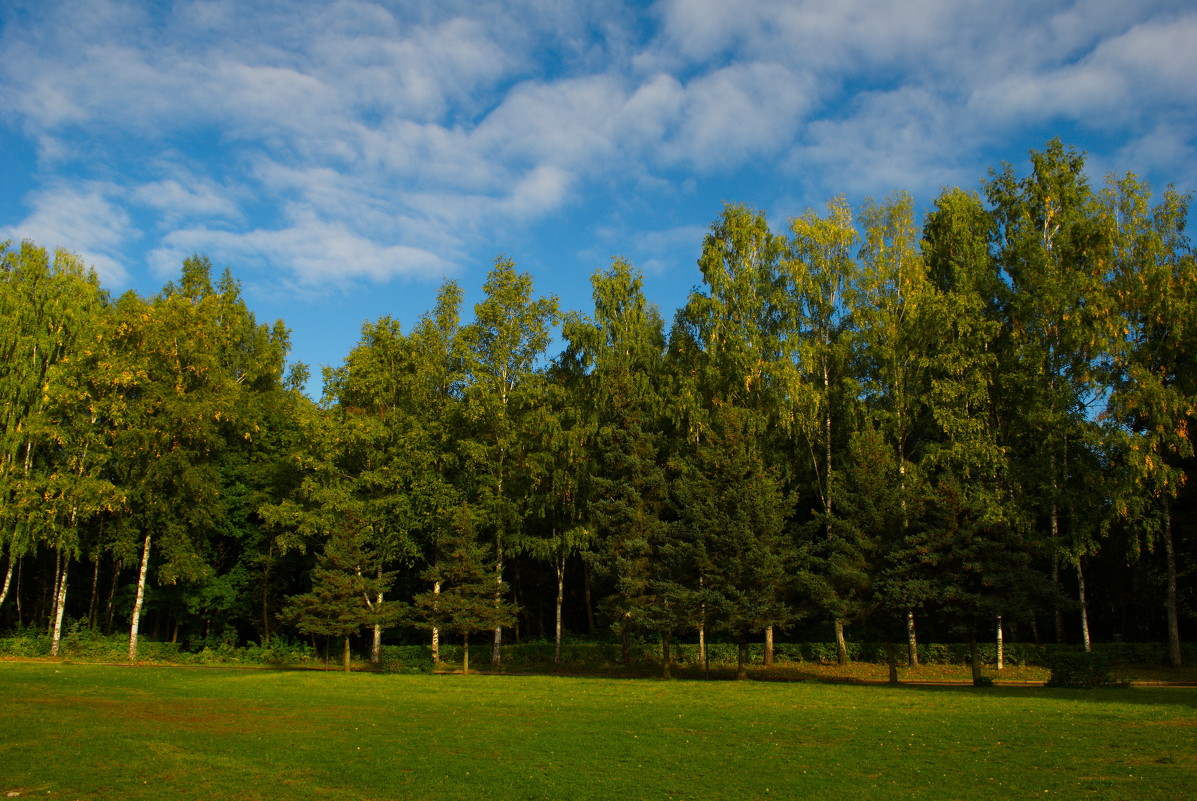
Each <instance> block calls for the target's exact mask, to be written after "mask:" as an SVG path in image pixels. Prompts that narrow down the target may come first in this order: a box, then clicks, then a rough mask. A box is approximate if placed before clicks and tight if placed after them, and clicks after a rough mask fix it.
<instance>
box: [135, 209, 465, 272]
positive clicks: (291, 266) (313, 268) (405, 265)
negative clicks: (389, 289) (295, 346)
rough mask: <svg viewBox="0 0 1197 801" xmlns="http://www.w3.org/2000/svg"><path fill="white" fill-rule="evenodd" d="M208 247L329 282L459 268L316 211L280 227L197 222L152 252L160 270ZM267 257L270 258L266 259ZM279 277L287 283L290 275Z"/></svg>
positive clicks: (225, 257) (223, 256) (221, 255)
mask: <svg viewBox="0 0 1197 801" xmlns="http://www.w3.org/2000/svg"><path fill="white" fill-rule="evenodd" d="M196 251H199V252H204V253H207V254H209V255H210V256H211V257H212V259H213V260H214V261H227V262H230V263H237V264H250V265H256V266H258V268H259V269H262V268H263V267H269V266H270V265H286V268H285V269H286V270H288V271H290V272H292V273H293V274H294V277H295V279H296V280H297V281H298V282H299V283H300V284H301V285H305V286H328V285H333V286H336V285H341V286H344V285H345V284H346V283H351V282H354V281H357V280H359V279H367V280H370V281H374V282H379V283H381V282H385V281H388V280H390V279H393V278H420V279H426V278H436V277H438V276H442V275H446V274H450V273H453V272H456V267H455V266H454V265H453V264H452V263H450V262H448V261H446V260H445V259H443V258H442V257H440V256H438V255H436V254H434V253H431V252H429V251H427V250H422V249H419V248H414V247H410V246H407V245H401V244H384V243H380V242H376V241H373V240H371V239H368V238H366V237H364V236H361V235H360V234H357V233H355V232H354V231H352V230H350V229H349V228H348V227H347V226H345V225H344V224H341V223H330V222H327V221H324V220H320V219H318V218H316V217H315V216H312V215H299V219H298V220H297V223H296V224H295V225H293V226H291V227H288V228H282V229H278V230H265V229H256V230H252V231H245V232H234V231H216V230H211V229H202V228H193V229H185V230H180V231H175V232H173V233H171V234H169V235H168V236H166V237H164V238H163V247H162V248H159V249H158V250H156V251H155V252H154V254H152V256H151V262H152V263H153V264H154V265H155V266H156V267H157V268H158V269H159V270H167V271H173V270H174V269H176V265H178V263H179V261H180V260H181V257H182V256H183V255H185V254H187V253H191V252H196ZM263 262H265V264H262V263H263ZM275 278H276V279H277V280H278V281H280V282H282V283H286V282H287V281H288V280H289V279H288V277H287V275H285V274H280V275H276V276H275Z"/></svg>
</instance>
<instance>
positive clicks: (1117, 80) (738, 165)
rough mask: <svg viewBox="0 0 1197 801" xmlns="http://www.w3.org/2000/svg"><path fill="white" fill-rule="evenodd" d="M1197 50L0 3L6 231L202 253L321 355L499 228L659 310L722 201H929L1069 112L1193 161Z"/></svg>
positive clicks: (977, 19) (539, 280)
mask: <svg viewBox="0 0 1197 801" xmlns="http://www.w3.org/2000/svg"><path fill="white" fill-rule="evenodd" d="M1195 75H1197V7H1195V6H1194V5H1193V4H1192V3H1191V2H1190V1H1188V0H1159V1H1155V0H1136V1H1135V2H1130V3H1128V2H1126V0H1092V1H1091V2H1050V0H1028V1H1026V2H1024V1H1023V0H1010V1H1008V2H1003V0H960V1H958V2H952V1H951V0H905V1H904V2H903V1H899V0H895V1H894V2H880V1H879V0H877V1H872V0H836V1H835V2H829V0H812V1H811V2H806V0H745V2H735V1H734V0H668V1H663V2H655V3H620V2H607V0H579V1H578V2H571V1H570V0H556V1H555V2H549V1H548V0H513V1H512V2H489V3H487V2H483V3H480V2H476V0H472V1H469V2H457V0H441V1H440V2H432V1H431V0H430V1H429V2H420V1H415V2H402V1H399V0H396V1H392V0H375V1H374V2H365V1H363V0H345V1H342V2H323V1H317V0H285V1H284V0H277V1H276V0H257V1H256V2H255V1H251V0H211V1H208V2H201V1H200V0H175V2H165V1H164V2H148V1H147V2H133V1H132V0H62V1H61V2H59V1H57V0H0V112H2V113H0V187H2V189H0V240H4V239H13V240H21V239H32V240H33V241H35V242H36V243H38V244H42V245H46V246H49V247H65V248H67V249H70V250H73V251H76V252H78V253H80V254H81V255H83V256H84V257H85V259H86V260H87V261H88V262H89V263H91V264H92V265H94V266H95V268H96V269H97V271H98V272H99V273H100V275H101V277H102V278H103V280H104V283H105V285H106V286H107V287H108V288H109V289H110V290H112V291H113V292H114V293H119V292H122V291H124V290H126V289H130V288H132V289H135V290H137V291H139V292H142V293H146V294H149V293H152V292H154V291H156V290H157V289H158V288H160V287H161V286H162V284H163V283H165V282H166V281H167V280H170V279H172V278H174V277H176V276H177V274H178V269H179V265H180V263H181V261H182V259H183V258H184V257H185V256H187V255H189V254H191V253H193V252H199V253H203V254H206V255H207V256H209V257H210V258H211V259H212V261H213V262H214V264H215V265H216V266H217V267H218V268H223V267H226V266H227V267H230V268H231V269H232V271H233V273H234V275H235V276H236V277H238V278H239V279H240V280H241V282H242V284H243V286H244V288H245V294H246V296H247V299H248V300H249V302H250V304H251V307H252V308H253V309H254V310H255V312H256V313H257V315H258V317H259V319H260V320H262V321H265V322H271V321H273V320H274V319H276V318H279V317H281V318H283V319H284V320H285V321H286V322H287V324H288V326H290V327H291V329H292V331H293V343H294V346H295V352H294V356H295V357H296V358H298V359H300V360H303V361H306V362H308V363H309V364H310V365H311V366H312V367H313V370H314V373H315V374H316V375H319V367H320V366H321V365H325V364H337V363H339V362H340V361H341V359H342V358H343V357H344V356H345V355H346V354H347V353H348V351H349V350H350V348H352V346H353V345H354V344H355V343H356V341H357V340H358V337H359V333H360V328H361V324H362V322H363V321H364V320H367V319H375V318H377V317H379V316H381V315H383V314H389V315H391V316H393V317H396V318H398V319H399V320H400V321H401V322H402V323H403V324H404V326H405V327H410V326H411V324H412V323H413V322H414V321H415V319H416V318H417V317H418V316H419V315H420V314H421V313H423V312H424V311H427V310H428V309H429V308H430V307H431V305H432V303H433V299H434V296H435V292H436V289H437V287H438V286H439V284H440V283H441V281H442V280H443V278H445V277H451V278H453V279H455V280H457V281H459V282H460V283H461V284H462V286H463V288H464V289H465V291H466V297H467V304H472V303H473V302H476V301H477V300H478V299H479V296H480V291H481V286H482V282H483V280H484V278H485V275H486V272H487V270H488V269H489V268H490V266H491V265H492V264H493V262H494V259H495V257H497V256H499V255H501V254H505V255H507V256H509V257H511V258H512V259H514V260H515V262H516V263H517V264H518V265H519V267H520V268H521V269H523V270H526V271H528V272H530V273H532V275H533V276H534V277H535V281H536V287H537V290H538V291H539V292H540V293H542V294H550V293H551V294H555V295H557V296H558V297H559V298H560V299H561V302H562V306H563V307H564V308H567V309H578V310H582V311H587V310H589V309H590V308H591V306H590V294H589V276H590V274H591V273H592V272H593V271H594V270H595V269H596V268H599V267H604V266H606V265H607V264H608V263H609V261H610V258H611V257H612V256H613V255H621V256H625V257H627V258H628V259H629V260H630V261H632V262H633V263H634V264H635V265H637V266H638V267H639V268H640V269H641V270H643V271H644V273H645V275H646V288H647V292H648V294H649V295H650V297H652V298H653V299H654V300H656V301H657V302H658V303H659V304H660V305H661V307H662V309H663V310H664V312H665V313H666V315H667V316H668V315H670V314H671V313H672V311H673V310H674V308H676V307H677V306H678V305H680V304H681V303H682V302H683V301H684V298H685V295H686V293H687V292H688V291H689V290H690V288H691V287H693V286H694V285H695V284H697V283H698V282H699V273H698V269H697V266H696V264H695V260H696V259H697V257H698V253H699V250H700V248H701V243H702V237H703V234H704V232H705V230H706V229H707V227H708V226H709V225H710V223H711V222H712V221H713V220H714V219H715V218H716V217H717V216H718V215H719V214H720V211H721V209H722V204H723V203H724V202H733V203H745V204H748V205H749V206H752V207H755V208H759V209H762V210H764V211H766V212H767V213H768V215H769V219H770V221H771V222H772V223H773V225H774V226H775V227H776V228H777V229H779V230H782V229H784V227H785V225H786V221H787V220H788V218H790V217H793V216H797V215H801V214H802V213H803V212H805V211H806V210H807V209H808V208H816V209H820V210H821V209H822V208H823V207H824V206H825V204H826V202H827V201H828V200H829V199H830V198H831V197H833V196H835V195H838V194H844V195H846V196H847V197H848V199H849V200H850V201H851V202H852V203H853V204H854V205H855V204H857V203H859V201H860V200H861V199H863V198H865V197H867V196H873V197H878V198H880V197H883V196H885V195H887V194H889V193H891V192H893V191H896V190H906V191H909V192H911V193H912V194H913V195H914V197H915V199H916V202H917V203H919V204H920V205H921V206H926V205H927V204H929V203H930V202H931V201H932V200H933V199H934V197H935V195H937V194H938V193H939V191H940V190H941V189H942V188H943V187H946V186H964V187H966V188H977V187H978V186H979V181H980V179H981V178H982V177H983V176H984V175H985V174H986V170H987V169H988V168H989V167H992V166H996V165H998V164H999V163H1000V162H1002V161H1003V160H1005V161H1009V162H1011V163H1014V164H1015V165H1016V166H1018V167H1019V169H1020V170H1022V169H1024V165H1025V163H1026V155H1027V152H1028V151H1029V150H1030V149H1032V148H1041V147H1042V146H1043V145H1044V144H1045V143H1046V142H1047V140H1048V139H1050V138H1051V137H1053V136H1057V135H1058V136H1060V137H1061V138H1062V139H1064V140H1065V142H1067V143H1070V144H1073V145H1075V146H1076V147H1078V148H1079V149H1082V150H1085V151H1087V153H1088V154H1089V155H1088V165H1089V166H1088V169H1089V174H1090V176H1091V178H1092V179H1093V180H1094V182H1095V183H1100V182H1101V181H1102V179H1103V177H1104V176H1105V174H1106V173H1108V172H1115V173H1119V174H1121V173H1124V172H1126V171H1132V172H1135V173H1137V174H1138V175H1139V176H1141V177H1143V178H1145V179H1147V180H1148V181H1150V182H1151V183H1152V185H1153V186H1154V187H1155V188H1156V189H1157V191H1158V190H1160V189H1162V188H1163V186H1164V185H1165V184H1167V183H1170V182H1171V183H1175V184H1176V185H1177V187H1178V188H1179V189H1181V190H1183V191H1189V190H1192V189H1195V188H1197V81H1195V80H1194V76H1195ZM468 311H469V309H468V308H467V313H468ZM312 388H313V390H314V391H317V392H318V390H319V384H318V382H316V383H314V384H313V386H312Z"/></svg>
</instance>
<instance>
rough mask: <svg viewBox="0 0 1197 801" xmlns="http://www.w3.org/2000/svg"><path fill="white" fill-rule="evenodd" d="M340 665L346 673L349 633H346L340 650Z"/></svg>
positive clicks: (347, 670) (347, 667)
mask: <svg viewBox="0 0 1197 801" xmlns="http://www.w3.org/2000/svg"><path fill="white" fill-rule="evenodd" d="M341 666H342V667H343V668H344V669H345V672H346V673H348V672H349V635H348V634H346V635H345V647H344V649H342V651H341Z"/></svg>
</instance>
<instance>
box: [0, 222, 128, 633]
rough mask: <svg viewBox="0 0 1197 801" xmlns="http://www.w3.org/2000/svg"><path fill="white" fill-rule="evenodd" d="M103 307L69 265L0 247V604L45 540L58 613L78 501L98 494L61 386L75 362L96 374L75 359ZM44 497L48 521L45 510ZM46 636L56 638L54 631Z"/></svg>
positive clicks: (94, 282) (83, 420)
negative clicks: (51, 503) (3, 562)
mask: <svg viewBox="0 0 1197 801" xmlns="http://www.w3.org/2000/svg"><path fill="white" fill-rule="evenodd" d="M106 300H107V296H106V295H105V293H104V292H103V290H102V289H101V288H100V285H99V281H98V279H97V278H96V275H95V273H94V272H93V271H91V270H89V269H88V268H87V267H86V266H85V265H84V264H83V263H82V262H81V261H80V260H79V258H78V257H77V256H75V255H73V254H71V253H68V252H66V251H61V250H60V251H57V252H56V253H55V254H54V256H53V260H51V258H50V255H49V254H48V253H47V252H46V250H45V248H40V247H37V246H36V245H34V244H33V243H31V242H23V243H22V244H21V246H20V247H19V248H18V249H15V250H14V249H13V248H12V247H11V243H10V242H5V243H3V244H0V445H2V448H3V450H2V451H0V532H2V534H0V548H3V550H5V551H7V556H8V565H7V569H6V571H5V577H4V582H3V588H0V604H3V603H4V601H5V599H6V598H7V597H8V594H9V589H10V587H11V586H12V575H13V568H14V566H15V564H16V562H17V560H19V559H20V558H21V557H22V556H24V555H25V554H27V553H30V552H31V551H33V550H35V549H36V548H37V546H38V543H39V542H40V541H42V540H46V539H50V540H53V542H52V547H54V549H55V551H56V554H57V557H56V559H57V562H58V564H59V568H58V569H57V570H56V573H57V578H56V581H55V587H54V597H55V599H56V603H55V606H56V607H58V606H60V605H61V604H60V603H58V602H62V603H65V597H66V590H65V587H66V576H67V573H68V571H67V569H66V567H65V565H67V564H69V560H70V559H71V558H74V557H75V556H77V555H78V547H79V546H78V540H77V536H76V532H77V524H78V523H79V522H80V519H79V515H78V511H79V509H80V504H81V503H84V497H83V495H84V494H87V493H88V491H89V490H99V489H100V488H99V487H97V486H95V485H93V484H92V483H91V482H90V479H91V478H92V477H93V476H94V468H95V466H96V465H98V464H99V462H100V457H101V453H100V452H99V449H98V448H96V449H93V452H92V460H91V461H90V466H89V460H88V458H87V456H86V450H87V443H89V442H91V441H92V439H93V437H94V435H95V433H96V432H95V426H94V423H95V421H94V420H93V419H91V416H90V415H88V414H82V415H77V414H74V413H72V414H71V416H70V418H69V419H68V418H67V414H68V411H67V409H68V407H72V408H73V411H78V408H77V407H78V406H80V405H81V406H84V407H86V406H87V405H88V404H87V402H86V401H85V400H80V399H79V398H78V397H77V393H76V392H73V391H71V390H70V389H69V388H68V385H70V384H75V385H76V390H79V391H83V390H82V388H81V387H78V386H77V385H78V384H79V383H80V382H82V381H84V380H86V379H84V378H82V377H80V376H79V371H80V370H82V369H84V368H83V364H82V362H83V361H87V363H88V365H89V366H91V367H95V366H96V364H97V360H96V359H95V358H94V357H92V355H91V354H90V353H88V354H84V351H85V350H86V349H88V348H91V349H92V350H95V347H96V346H95V339H96V337H97V336H98V331H99V325H100V322H101V319H102V317H103V315H104V306H105V303H106ZM51 384H53V389H51ZM51 406H53V407H54V409H53V410H51ZM68 440H69V441H68ZM64 461H65V462H66V463H64ZM64 471H65V472H64ZM85 477H86V478H87V479H88V481H86V482H85V481H84V478H85ZM47 496H49V497H51V498H55V499H56V500H55V508H56V509H57V511H54V510H53V509H47V508H46V507H45V505H44V503H43V499H45V498H46V497H47ZM99 503H100V505H101V506H102V505H103V504H104V502H103V501H100V502H99ZM72 506H73V507H74V508H75V514H74V515H73V516H72V515H71V512H70V508H71V507H72ZM62 524H66V529H65V530H64V529H63V528H62V527H61V526H62ZM63 536H65V537H66V539H63ZM58 617H59V616H58V614H57V612H56V614H55V619H57V618H58ZM55 628H57V629H58V630H59V632H60V631H61V624H58V625H57V626H56V627H55Z"/></svg>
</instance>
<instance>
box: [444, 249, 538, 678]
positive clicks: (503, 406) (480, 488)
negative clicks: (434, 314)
mask: <svg viewBox="0 0 1197 801" xmlns="http://www.w3.org/2000/svg"><path fill="white" fill-rule="evenodd" d="M484 290H485V293H486V297H485V298H484V299H483V300H482V301H481V302H480V303H478V304H477V305H475V307H474V322H473V323H471V324H470V325H468V326H466V327H465V329H463V331H462V334H461V336H462V341H463V343H464V346H465V347H464V355H465V364H466V373H467V375H468V377H469V382H468V384H467V386H466V388H465V393H464V397H465V407H464V410H463V411H464V414H465V417H466V425H467V426H468V431H467V433H466V435H465V436H464V437H463V438H462V439H461V440H460V442H459V446H460V448H461V450H462V457H463V461H464V465H463V467H464V469H465V471H466V472H467V473H468V474H469V478H468V483H469V486H470V499H471V502H472V503H473V504H474V505H475V506H476V508H477V510H478V513H479V515H480V520H479V525H481V526H482V527H483V528H484V529H485V530H489V531H490V533H491V536H492V542H493V543H494V568H495V584H494V586H495V595H494V602H495V605H496V607H500V606H502V592H501V590H502V588H503V586H504V582H503V568H504V565H505V560H506V558H507V555H508V550H509V548H512V547H518V544H519V543H518V542H517V540H518V538H519V536H520V534H521V527H522V523H523V520H524V517H525V514H526V505H525V501H526V498H525V497H524V496H523V495H522V494H521V493H522V489H523V488H524V487H526V486H527V485H526V483H525V484H524V487H521V486H520V482H521V481H524V480H526V478H527V476H526V475H524V474H522V473H521V468H520V466H521V464H523V458H522V450H523V448H524V447H525V445H526V442H525V441H524V440H523V438H522V437H521V436H520V434H521V425H520V423H521V419H520V418H521V416H522V415H524V414H526V413H527V409H528V406H527V405H526V399H527V398H528V397H529V396H530V395H532V394H534V393H532V387H530V386H529V384H534V383H535V382H536V381H537V380H539V375H538V372H537V365H538V362H539V361H540V359H541V358H542V357H543V356H544V352H545V349H546V348H547V347H548V344H549V337H550V333H551V326H553V325H554V324H556V322H557V320H558V311H557V299H556V298H555V297H548V298H533V295H532V278H531V276H529V275H528V274H527V273H518V272H516V269H515V264H514V262H512V261H510V260H508V259H503V258H500V259H497V260H496V261H495V266H494V268H493V269H492V270H491V271H490V273H489V275H488V276H487V280H486V284H485V286H484ZM494 635H495V636H494V650H493V652H492V655H491V660H492V662H493V663H494V664H496V665H497V664H499V662H500V659H501V651H500V648H501V645H502V639H503V632H502V629H501V628H496V629H495V632H494Z"/></svg>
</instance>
